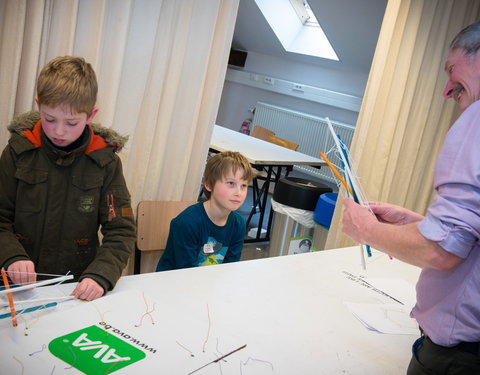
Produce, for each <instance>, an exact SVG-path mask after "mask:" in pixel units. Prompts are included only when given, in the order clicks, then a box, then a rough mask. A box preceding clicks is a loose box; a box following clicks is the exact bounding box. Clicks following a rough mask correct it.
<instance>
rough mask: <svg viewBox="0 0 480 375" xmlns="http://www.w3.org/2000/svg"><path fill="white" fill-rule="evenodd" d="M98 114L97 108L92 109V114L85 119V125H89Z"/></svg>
mask: <svg viewBox="0 0 480 375" xmlns="http://www.w3.org/2000/svg"><path fill="white" fill-rule="evenodd" d="M97 113H98V108H97V107H93V109H92V112H90V115H89V116H88V117H87V124H90V123H91V122H92V121H93V118H94V117H95V116H96V115H97Z"/></svg>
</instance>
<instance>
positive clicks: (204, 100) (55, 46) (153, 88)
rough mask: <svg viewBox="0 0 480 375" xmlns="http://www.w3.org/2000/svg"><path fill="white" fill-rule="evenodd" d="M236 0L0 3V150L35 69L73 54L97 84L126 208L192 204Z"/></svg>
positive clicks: (26, 99)
mask: <svg viewBox="0 0 480 375" xmlns="http://www.w3.org/2000/svg"><path fill="white" fill-rule="evenodd" d="M238 3H239V0H204V1H197V0H163V1H159V0H136V1H134V0H0V22H1V32H0V67H1V69H0V97H1V98H2V99H1V100H0V124H2V125H1V126H0V147H1V148H2V149H3V147H4V146H5V145H6V143H7V140H8V134H7V131H6V125H7V124H8V122H9V121H10V120H11V118H12V117H13V116H14V115H16V114H19V113H22V112H25V111H28V110H31V109H33V108H35V107H34V101H33V97H34V95H35V91H34V89H35V80H36V77H37V75H38V73H39V70H40V69H41V68H42V67H43V66H44V65H45V63H46V62H48V61H49V60H50V59H52V58H53V57H55V56H59V55H76V56H83V57H84V58H85V59H86V60H87V61H89V62H90V63H91V64H92V65H93V67H94V68H95V71H96V72H97V78H98V81H99V98H98V107H99V108H100V111H99V114H98V115H97V118H96V119H95V121H96V122H100V123H102V124H103V125H104V126H109V127H112V128H113V129H115V130H117V131H118V132H120V133H122V134H128V135H129V136H130V140H129V142H128V143H127V146H126V148H125V149H124V151H122V153H121V154H120V156H121V158H122V160H123V164H124V172H125V177H126V179H127V183H128V185H129V188H130V192H131V194H132V201H133V205H134V207H136V205H137V204H138V202H139V201H141V200H195V199H196V197H197V195H198V192H199V188H200V183H201V177H202V173H203V168H204V163H205V159H206V155H207V151H208V145H209V140H210V136H211V132H212V130H213V124H214V122H215V117H216V113H217V109H218V105H219V102H220V96H221V90H222V86H223V82H224V77H225V73H226V67H227V61H228V54H229V49H230V44H231V40H232V36H233V29H234V25H235V19H236V14H237V9H238Z"/></svg>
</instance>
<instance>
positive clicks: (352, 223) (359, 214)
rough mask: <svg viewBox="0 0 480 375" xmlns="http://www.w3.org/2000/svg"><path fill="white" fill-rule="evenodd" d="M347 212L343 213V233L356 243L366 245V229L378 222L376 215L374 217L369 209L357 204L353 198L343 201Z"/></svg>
mask: <svg viewBox="0 0 480 375" xmlns="http://www.w3.org/2000/svg"><path fill="white" fill-rule="evenodd" d="M343 206H344V208H345V211H344V212H343V219H342V224H343V227H342V231H343V233H345V234H346V235H347V236H349V237H350V238H352V239H353V240H354V241H355V242H358V243H362V244H365V243H367V239H366V235H367V233H366V228H368V227H369V225H370V224H371V223H373V222H377V219H376V218H375V215H373V214H372V213H371V212H370V211H369V210H368V209H367V208H365V207H362V206H360V205H359V204H357V203H355V202H354V201H353V200H352V199H351V198H345V199H344V200H343Z"/></svg>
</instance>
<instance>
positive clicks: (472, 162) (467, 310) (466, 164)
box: [412, 101, 480, 346]
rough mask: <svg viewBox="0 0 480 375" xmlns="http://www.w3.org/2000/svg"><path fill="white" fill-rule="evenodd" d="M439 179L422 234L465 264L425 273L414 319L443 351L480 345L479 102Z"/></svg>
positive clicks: (450, 136) (446, 150) (451, 141)
mask: <svg viewBox="0 0 480 375" xmlns="http://www.w3.org/2000/svg"><path fill="white" fill-rule="evenodd" d="M434 179H435V189H436V190H437V193H438V194H437V195H436V197H435V200H434V202H433V204H432V205H431V206H430V207H429V209H428V212H427V215H426V217H425V219H424V220H422V221H421V222H420V224H419V226H418V229H419V230H420V233H421V234H422V235H423V236H425V237H426V238H428V239H430V240H432V241H435V242H437V243H438V244H439V245H440V246H441V247H442V248H443V249H444V250H446V251H448V252H450V253H452V254H455V255H457V256H459V257H460V258H463V259H464V261H463V262H462V263H461V264H460V265H458V266H457V267H456V268H454V269H452V270H449V271H437V270H433V269H423V270H422V273H421V274H420V278H419V280H418V283H417V304H416V305H415V307H414V308H413V310H412V316H413V317H414V318H415V319H416V320H417V321H418V324H419V325H420V326H421V327H422V328H423V330H424V331H425V332H426V334H427V335H428V336H429V337H430V338H431V339H432V341H433V342H435V343H436V344H438V345H442V346H454V345H456V344H458V343H459V342H461V341H468V342H476V341H480V241H479V239H480V101H477V102H475V103H473V104H472V105H470V106H469V107H468V108H467V109H466V110H465V111H464V112H463V113H462V115H461V116H460V117H459V118H458V120H457V121H456V122H455V124H453V126H452V128H451V129H450V130H449V132H448V133H447V136H446V138H445V143H444V145H443V148H442V150H441V152H440V154H439V157H438V160H437V164H436V167H435V174H434Z"/></svg>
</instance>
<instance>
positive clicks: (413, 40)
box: [326, 0, 480, 248]
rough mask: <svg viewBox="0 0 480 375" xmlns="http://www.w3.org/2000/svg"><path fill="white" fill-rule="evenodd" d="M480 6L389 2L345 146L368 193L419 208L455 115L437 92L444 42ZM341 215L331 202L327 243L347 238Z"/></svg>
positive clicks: (426, 0) (455, 0)
mask: <svg viewBox="0 0 480 375" xmlns="http://www.w3.org/2000/svg"><path fill="white" fill-rule="evenodd" d="M479 13H480V2H479V1H477V0H389V1H388V4H387V9H386V13H385V17H384V20H383V24H382V28H381V31H380V37H379V40H378V44H377V48H376V51H375V56H374V60H373V64H372V68H371V71H370V76H369V79H368V83H367V88H366V91H365V95H364V99H363V103H362V107H361V110H360V114H359V118H358V121H357V125H356V130H355V134H354V139H353V142H352V146H351V149H350V151H351V156H352V160H353V161H354V163H355V165H356V166H357V175H358V176H359V181H360V184H361V185H362V187H363V189H364V191H365V193H366V195H367V198H368V199H369V200H380V201H385V202H390V203H394V204H398V205H401V206H404V207H407V208H409V209H412V210H414V211H416V212H420V213H422V214H424V213H425V211H426V208H427V206H428V205H429V203H430V201H431V199H432V197H433V194H434V191H433V168H434V165H435V160H436V156H437V154H438V152H439V150H440V148H441V146H442V143H443V139H444V135H445V133H446V132H447V130H448V128H449V127H450V125H451V124H452V123H453V122H454V121H455V119H456V117H457V116H458V113H457V111H456V108H455V104H454V103H453V101H451V100H448V101H446V100H445V99H443V97H442V91H443V88H444V85H445V83H446V75H445V72H444V61H445V58H446V56H447V54H448V46H449V44H450V42H451V40H452V39H453V37H454V36H455V35H456V34H457V33H458V32H459V31H460V30H461V29H462V28H463V27H464V26H466V25H468V24H470V23H472V22H474V21H476V20H477V19H478V16H479ZM340 202H341V199H339V203H340ZM341 214H342V205H341V204H338V205H337V207H336V210H335V214H334V217H333V220H332V227H331V229H330V231H329V235H328V238H327V243H326V248H337V247H344V246H350V245H353V242H352V241H351V240H350V239H349V238H347V237H346V236H345V235H343V234H342V233H341Z"/></svg>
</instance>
